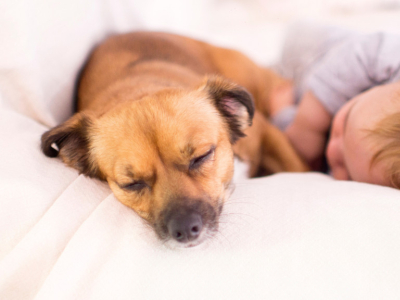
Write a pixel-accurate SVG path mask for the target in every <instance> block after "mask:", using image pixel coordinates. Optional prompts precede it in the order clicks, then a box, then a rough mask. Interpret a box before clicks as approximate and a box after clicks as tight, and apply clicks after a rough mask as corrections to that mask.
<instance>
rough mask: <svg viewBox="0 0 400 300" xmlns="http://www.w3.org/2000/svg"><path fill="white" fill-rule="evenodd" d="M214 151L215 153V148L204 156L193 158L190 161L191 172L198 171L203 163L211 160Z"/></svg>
mask: <svg viewBox="0 0 400 300" xmlns="http://www.w3.org/2000/svg"><path fill="white" fill-rule="evenodd" d="M214 151H215V147H212V148H211V149H210V150H208V151H207V152H206V153H204V154H203V155H200V156H198V157H195V158H193V159H192V160H191V161H190V164H189V170H196V169H198V168H199V167H200V166H201V165H202V164H203V163H205V162H206V161H207V160H209V159H210V158H211V157H212V156H213V154H214Z"/></svg>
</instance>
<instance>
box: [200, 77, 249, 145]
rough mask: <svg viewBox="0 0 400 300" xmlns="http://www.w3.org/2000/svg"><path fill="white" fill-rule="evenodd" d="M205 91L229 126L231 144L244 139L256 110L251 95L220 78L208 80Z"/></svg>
mask: <svg viewBox="0 0 400 300" xmlns="http://www.w3.org/2000/svg"><path fill="white" fill-rule="evenodd" d="M205 89H206V91H207V92H208V94H209V96H210V98H211V99H212V100H213V102H214V104H215V106H216V107H217V109H218V111H219V112H220V113H221V115H222V116H223V117H224V119H225V120H226V122H227V124H228V126H229V129H230V137H231V143H232V144H233V143H235V142H236V141H237V140H238V139H239V138H241V137H244V136H245V134H244V130H245V129H246V128H248V127H249V126H251V125H252V121H253V117H254V110H255V108H254V101H253V98H252V96H251V95H250V93H249V92H247V91H246V89H244V88H243V87H241V86H239V85H237V84H234V83H232V82H230V81H228V80H226V79H223V78H221V77H218V76H214V77H210V78H208V79H207V82H206V85H205Z"/></svg>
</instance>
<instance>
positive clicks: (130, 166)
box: [41, 32, 308, 247]
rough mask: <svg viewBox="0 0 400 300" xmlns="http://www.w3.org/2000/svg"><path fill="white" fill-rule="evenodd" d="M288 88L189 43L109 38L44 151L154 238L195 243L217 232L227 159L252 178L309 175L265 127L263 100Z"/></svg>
mask: <svg viewBox="0 0 400 300" xmlns="http://www.w3.org/2000/svg"><path fill="white" fill-rule="evenodd" d="M285 83H286V80H285V79H283V78H281V77H279V76H278V75H277V74H275V73H274V72H272V71H271V70H269V69H267V68H262V67H259V66H257V65H256V64H255V63H254V62H253V61H251V60H250V59H249V58H248V57H246V56H245V55H243V54H242V53H240V52H238V51H235V50H230V49H225V48H220V47H216V46H213V45H210V44H207V43H204V42H201V41H197V40H194V39H191V38H187V37H183V36H179V35H174V34H168V33H160V32H133V33H128V34H123V35H116V36H112V37H109V38H108V39H106V41H104V42H103V43H102V44H100V45H99V46H98V47H96V48H95V49H94V51H93V52H92V53H91V55H90V57H89V59H88V61H87V63H86V65H85V66H84V68H83V69H82V72H81V75H80V78H79V80H78V85H77V113H75V114H74V115H73V116H72V117H71V118H70V119H68V120H67V121H66V122H65V123H63V124H61V125H58V126H56V127H54V128H52V129H51V130H49V131H47V132H45V133H44V134H43V135H42V141H41V142H42V144H41V147H42V151H43V152H44V154H45V155H47V156H49V157H56V156H59V157H60V158H61V159H62V161H63V162H64V163H65V164H66V165H68V166H70V167H72V168H75V169H77V170H78V171H79V172H80V173H82V174H85V175H87V176H90V177H93V178H98V179H100V180H104V181H107V182H108V184H109V186H110V188H111V189H112V191H113V193H114V194H115V197H116V198H117V199H118V200H119V201H120V202H122V203H123V204H125V205H127V206H129V207H131V208H132V209H133V210H134V211H136V212H137V213H138V214H139V215H140V216H141V217H142V218H143V219H145V220H146V221H148V223H149V224H151V225H152V226H153V228H154V229H155V232H156V233H157V235H158V237H159V238H160V239H162V240H165V241H171V242H173V243H175V244H179V245H182V246H184V247H190V246H195V245H197V244H199V243H201V242H202V241H203V240H204V239H205V238H206V237H207V236H209V235H212V234H213V233H214V232H215V231H216V230H217V228H218V218H219V215H220V213H221V211H222V207H223V204H224V202H225V200H226V198H227V197H228V195H229V192H228V191H229V187H230V184H231V180H232V176H233V171H234V170H233V169H234V168H233V160H234V155H236V156H237V157H239V158H240V159H241V160H242V161H244V162H246V163H248V165H249V174H248V175H249V176H255V175H257V174H258V172H259V171H260V169H262V170H264V171H266V172H268V173H275V172H280V171H294V172H300V171H306V170H308V167H307V166H306V165H305V164H304V163H303V161H302V160H301V159H300V158H299V156H298V155H297V154H296V152H295V151H294V150H293V148H292V147H291V145H290V144H289V142H288V140H287V139H286V138H285V136H284V135H283V134H282V133H281V132H280V131H279V130H278V129H276V128H275V127H274V126H272V125H271V123H270V122H269V121H268V115H269V105H268V100H269V97H270V96H271V93H273V91H274V90H275V89H276V88H278V87H279V86H282V85H284V84H285ZM251 125H252V126H251Z"/></svg>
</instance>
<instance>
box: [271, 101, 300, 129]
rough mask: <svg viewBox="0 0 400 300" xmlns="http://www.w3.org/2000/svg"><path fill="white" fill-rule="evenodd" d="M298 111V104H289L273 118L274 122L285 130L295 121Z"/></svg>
mask: <svg viewBox="0 0 400 300" xmlns="http://www.w3.org/2000/svg"><path fill="white" fill-rule="evenodd" d="M296 112H297V106H295V105H292V106H288V107H286V108H284V109H282V110H281V111H280V112H278V113H277V114H276V115H275V116H273V117H272V118H271V121H272V124H274V125H275V126H276V127H278V128H279V129H280V130H282V131H284V130H285V129H286V128H287V127H288V126H289V125H290V123H292V122H293V120H294V117H295V115H296Z"/></svg>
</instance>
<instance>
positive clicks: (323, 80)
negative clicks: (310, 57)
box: [306, 33, 400, 115]
mask: <svg viewBox="0 0 400 300" xmlns="http://www.w3.org/2000/svg"><path fill="white" fill-rule="evenodd" d="M395 80H400V36H398V35H391V34H387V33H375V34H369V35H363V36H361V37H359V38H357V39H355V40H351V41H347V42H345V43H344V44H342V45H340V46H339V47H337V48H335V49H333V50H332V51H330V53H328V54H327V55H326V57H325V58H324V59H323V60H321V62H319V63H318V64H317V65H316V66H315V69H314V70H313V71H312V72H311V74H310V76H309V78H308V80H307V83H306V85H307V87H308V89H310V90H311V91H312V92H313V93H314V95H315V96H316V97H317V98H318V99H320V101H321V102H322V104H323V105H324V107H325V108H326V109H327V110H328V111H329V112H330V113H331V114H332V115H334V114H335V113H336V112H337V111H338V110H339V108H340V107H341V106H342V105H343V104H344V103H345V102H346V101H347V100H349V99H351V98H353V97H354V96H356V95H358V94H360V93H361V92H363V91H365V90H367V89H369V88H371V87H373V86H375V85H379V84H384V83H389V82H392V81H395Z"/></svg>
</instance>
